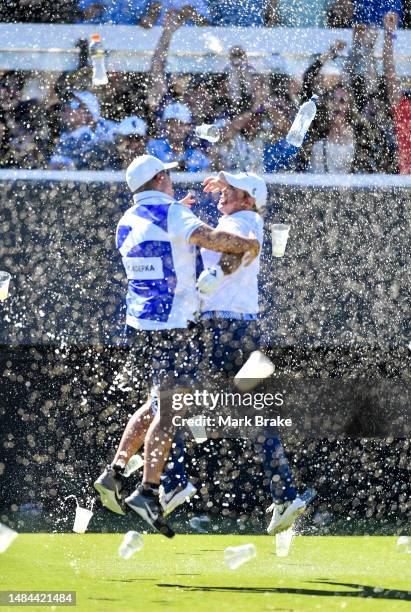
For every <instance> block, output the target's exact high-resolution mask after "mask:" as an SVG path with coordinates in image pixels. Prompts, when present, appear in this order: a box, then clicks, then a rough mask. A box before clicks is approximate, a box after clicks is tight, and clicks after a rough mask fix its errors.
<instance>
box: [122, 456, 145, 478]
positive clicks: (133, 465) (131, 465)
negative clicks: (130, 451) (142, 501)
mask: <svg viewBox="0 0 411 612" xmlns="http://www.w3.org/2000/svg"><path fill="white" fill-rule="evenodd" d="M143 465H144V459H143V457H142V456H141V455H138V454H137V455H133V456H132V457H130V459H129V460H128V463H127V465H126V467H125V468H124V473H123V476H126V478H128V477H129V476H131V474H134V472H137V470H139V469H140V468H142V467H143Z"/></svg>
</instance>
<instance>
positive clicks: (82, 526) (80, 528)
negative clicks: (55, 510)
mask: <svg viewBox="0 0 411 612" xmlns="http://www.w3.org/2000/svg"><path fill="white" fill-rule="evenodd" d="M92 516H93V512H92V511H91V510H89V509H88V508H82V507H81V506H77V507H76V516H75V519H74V525H73V531H74V532H75V533H86V531H87V527H88V524H89V522H90V520H91V517H92Z"/></svg>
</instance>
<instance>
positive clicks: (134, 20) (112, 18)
mask: <svg viewBox="0 0 411 612" xmlns="http://www.w3.org/2000/svg"><path fill="white" fill-rule="evenodd" d="M149 3H150V2H149V0H98V1H96V0H80V2H79V8H80V10H81V11H82V17H81V18H80V19H81V21H82V22H83V23H96V24H97V23H109V24H113V25H114V24H121V25H137V24H138V23H139V22H140V21H141V19H142V17H144V15H145V14H146V12H147V8H148V5H149Z"/></svg>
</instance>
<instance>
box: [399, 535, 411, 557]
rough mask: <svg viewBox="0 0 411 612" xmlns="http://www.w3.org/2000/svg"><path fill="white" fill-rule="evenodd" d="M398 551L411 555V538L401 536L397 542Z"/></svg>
mask: <svg viewBox="0 0 411 612" xmlns="http://www.w3.org/2000/svg"><path fill="white" fill-rule="evenodd" d="M397 551H398V552H400V553H406V554H411V536H400V537H399V538H398V540H397Z"/></svg>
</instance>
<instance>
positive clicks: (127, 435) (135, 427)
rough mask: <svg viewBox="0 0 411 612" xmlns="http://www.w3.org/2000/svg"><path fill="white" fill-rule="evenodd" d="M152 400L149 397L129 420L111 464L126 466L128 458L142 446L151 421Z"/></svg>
mask: <svg viewBox="0 0 411 612" xmlns="http://www.w3.org/2000/svg"><path fill="white" fill-rule="evenodd" d="M151 404H152V398H151V397H149V398H148V399H147V401H146V403H145V404H143V405H142V406H141V407H140V408H139V409H138V410H137V411H136V412H135V413H134V414H133V416H132V417H131V418H130V420H129V422H128V423H127V425H126V428H125V430H124V432H123V435H122V438H121V440H120V444H119V446H118V449H117V452H116V454H115V456H114V460H113V464H117V465H118V464H123V463H124V465H127V463H128V461H129V459H130V457H132V456H133V455H135V453H136V452H137V451H138V450H139V449H140V448H141V447H142V446H143V443H144V438H145V436H146V433H147V430H148V428H149V426H150V423H151V421H152V420H153V411H152V405H151Z"/></svg>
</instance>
